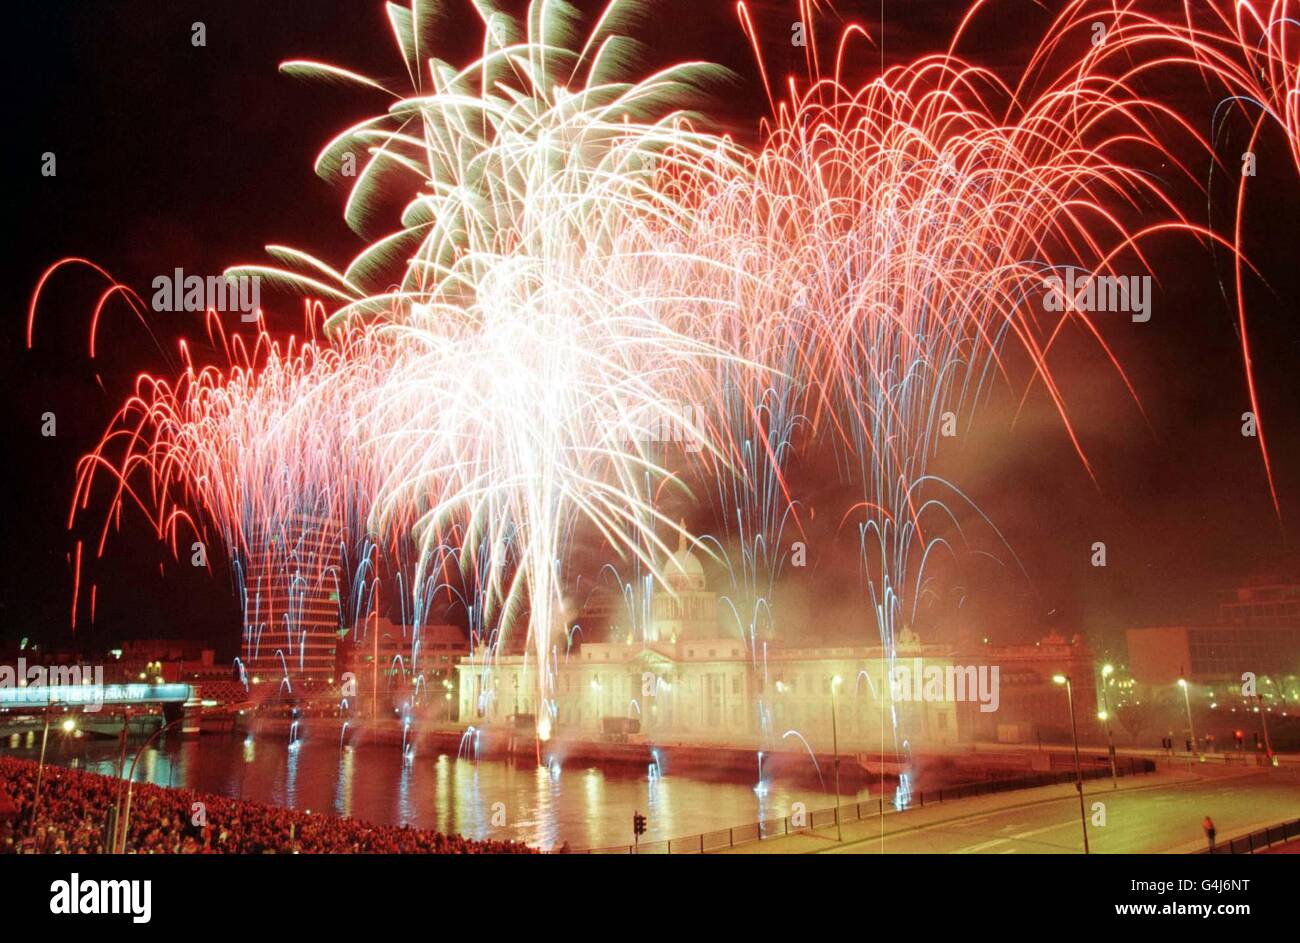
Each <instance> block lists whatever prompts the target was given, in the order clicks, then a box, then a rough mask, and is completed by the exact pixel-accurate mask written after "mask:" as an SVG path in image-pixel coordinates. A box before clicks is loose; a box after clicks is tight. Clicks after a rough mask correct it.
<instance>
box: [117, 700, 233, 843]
mask: <svg viewBox="0 0 1300 943" xmlns="http://www.w3.org/2000/svg"><path fill="white" fill-rule="evenodd" d="M184 720H185V716H184V715H183V714H182V715H181V716H180V717H177V718H176V719H175V720H171V721H168V722H167V723H165V724H162V725H161V726H160V727H159V728H158V729H157V730H155V731H154V732H153V733H151V734H149V738H148V739H147V740H145V742H144V743H142V744H140V749H138V750H136V751H135V756H134V757H132V758H131V775H130V778H128V779H127V782H126V811H125V812H123V813H122V821H121V823H120V825H119V826H118V831H119V832H120V833H121V836H122V837H121V838H120V839H119V842H118V849H117V853H118V854H120V855H124V854H126V836H127V826H128V825H129V824H130V819H131V792H132V787H134V786H135V764H136V763H139V762H140V757H141V755H142V754H143V753H144V751H145V747H147V746H149V744H151V743H153V741H154V738H156V737H157V736H158V734H160V733H162V732H163V731H164V730H166V729H167V728H168V727H174V726H176V725H177V724H179V723H181V722H182V721H184ZM240 791H241V792H242V791H243V790H242V788H241V790H240Z"/></svg>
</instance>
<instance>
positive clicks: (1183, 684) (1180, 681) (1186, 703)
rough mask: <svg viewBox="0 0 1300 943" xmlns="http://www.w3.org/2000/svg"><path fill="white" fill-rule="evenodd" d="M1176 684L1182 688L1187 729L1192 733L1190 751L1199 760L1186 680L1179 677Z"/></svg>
mask: <svg viewBox="0 0 1300 943" xmlns="http://www.w3.org/2000/svg"><path fill="white" fill-rule="evenodd" d="M1178 686H1179V687H1180V688H1182V689H1183V706H1184V707H1186V708H1187V729H1188V730H1189V731H1191V734H1192V752H1193V753H1195V754H1196V758H1197V759H1198V760H1199V759H1200V758H1201V744H1200V743H1199V742H1198V741H1197V739H1196V725H1195V724H1193V723H1192V701H1191V696H1190V695H1188V693H1187V680H1186V679H1185V678H1179V679H1178Z"/></svg>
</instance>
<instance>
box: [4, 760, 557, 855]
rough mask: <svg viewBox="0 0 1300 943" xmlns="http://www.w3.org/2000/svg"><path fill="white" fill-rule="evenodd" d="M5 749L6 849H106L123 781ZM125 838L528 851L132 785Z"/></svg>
mask: <svg viewBox="0 0 1300 943" xmlns="http://www.w3.org/2000/svg"><path fill="white" fill-rule="evenodd" d="M36 779H37V764H36V763H34V762H32V761H31V760H24V759H17V758H15V757H5V756H0V854H15V853H23V852H30V853H35V854H95V853H102V852H104V851H106V850H108V847H109V845H110V844H111V839H110V837H109V835H108V831H109V828H110V825H109V822H110V811H111V810H112V809H113V808H114V807H115V806H116V804H117V800H118V787H119V781H118V780H117V779H116V778H114V777H111V776H101V775H98V774H96V773H87V772H84V771H82V770H74V769H63V768H60V767H55V766H49V765H47V766H46V767H45V771H44V774H43V779H42V783H41V792H40V798H39V802H37V797H36ZM128 824H129V829H128V834H127V840H126V850H127V852H128V853H136V854H347V853H359V854H371V853H378V854H528V853H531V852H532V851H533V849H531V848H529V847H528V846H527V845H524V844H521V843H519V842H503V841H476V840H473V839H469V838H462V837H461V836H459V835H444V834H442V833H441V832H434V831H429V830H427V829H418V828H411V827H408V826H395V825H371V824H369V823H366V822H362V821H359V820H357V819H351V818H335V817H333V816H329V815H320V814H311V813H307V812H300V811H298V810H296V809H283V808H279V807H277V806H269V805H263V804H262V803H259V802H251V801H248V800H244V799H229V798H226V797H225V796H217V795H211V794H208V793H200V792H195V791H194V790H192V789H166V788H163V787H160V786H154V785H151V784H148V783H136V785H135V786H134V787H133V790H132V799H131V814H130V819H129V823H128Z"/></svg>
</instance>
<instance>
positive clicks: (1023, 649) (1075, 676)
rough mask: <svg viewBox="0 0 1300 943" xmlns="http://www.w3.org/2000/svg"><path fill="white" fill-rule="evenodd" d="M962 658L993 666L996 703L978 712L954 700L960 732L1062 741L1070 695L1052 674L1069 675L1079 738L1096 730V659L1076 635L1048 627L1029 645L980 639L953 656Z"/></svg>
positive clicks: (982, 737) (1088, 737) (1067, 724)
mask: <svg viewBox="0 0 1300 943" xmlns="http://www.w3.org/2000/svg"><path fill="white" fill-rule="evenodd" d="M958 657H959V660H961V661H963V662H964V663H978V664H987V665H997V666H998V678H999V701H1000V703H999V705H998V709H997V710H996V711H993V712H989V713H983V712H981V711H979V710H978V705H972V704H968V703H963V704H961V705H960V715H961V716H960V723H961V726H962V735H963V737H964V738H967V739H972V740H985V741H997V742H1001V743H1032V742H1036V741H1038V740H1040V739H1041V740H1043V741H1045V742H1049V743H1060V742H1068V741H1069V740H1071V738H1072V732H1071V726H1070V700H1069V699H1070V695H1069V694H1067V692H1066V689H1065V686H1064V685H1061V684H1057V683H1056V682H1055V681H1054V680H1053V679H1054V678H1055V677H1056V676H1057V675H1065V676H1067V677H1069V678H1070V682H1071V685H1070V686H1071V688H1072V689H1073V697H1074V719H1075V723H1077V724H1078V728H1079V739H1080V741H1084V740H1091V739H1094V738H1095V736H1096V735H1097V687H1096V685H1097V680H1096V679H1097V665H1096V661H1095V658H1094V655H1093V653H1092V651H1091V650H1090V649H1089V648H1088V646H1087V645H1086V644H1085V643H1084V640H1083V637H1082V636H1081V635H1075V636H1074V637H1073V638H1072V639H1070V640H1069V641H1066V639H1065V638H1064V637H1063V636H1061V635H1057V634H1055V633H1052V634H1050V635H1048V636H1046V637H1044V638H1043V639H1041V640H1040V641H1038V642H1035V643H1034V644H1032V645H983V646H980V647H978V648H977V649H974V650H972V651H968V652H963V653H962V654H961V655H959V656H958Z"/></svg>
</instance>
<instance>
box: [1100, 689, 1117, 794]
mask: <svg viewBox="0 0 1300 943" xmlns="http://www.w3.org/2000/svg"><path fill="white" fill-rule="evenodd" d="M1114 673H1115V666H1114V665H1102V667H1101V713H1100V714H1098V715H1097V716H1098V717H1099V718H1100V719H1101V720H1102V722H1103V723H1105V725H1106V746H1107V748H1108V749H1109V751H1110V782H1111V788H1112V789H1118V788H1119V774H1118V773H1117V772H1115V733H1114V730H1113V729H1112V727H1111V723H1110V701H1109V700H1108V699H1107V697H1106V679H1107V678H1109V677H1110V676H1111V675H1112V674H1114Z"/></svg>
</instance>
